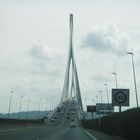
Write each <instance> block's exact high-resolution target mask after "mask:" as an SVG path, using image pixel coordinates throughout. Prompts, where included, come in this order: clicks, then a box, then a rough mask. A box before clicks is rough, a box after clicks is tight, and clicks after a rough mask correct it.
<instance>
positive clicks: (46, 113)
mask: <svg viewBox="0 0 140 140" xmlns="http://www.w3.org/2000/svg"><path fill="white" fill-rule="evenodd" d="M47 108H48V98H47V99H46V115H47Z"/></svg>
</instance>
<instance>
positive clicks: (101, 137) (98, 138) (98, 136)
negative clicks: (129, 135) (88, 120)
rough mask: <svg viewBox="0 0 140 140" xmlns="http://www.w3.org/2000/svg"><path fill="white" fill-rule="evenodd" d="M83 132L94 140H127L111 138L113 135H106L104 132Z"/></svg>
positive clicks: (116, 137)
mask: <svg viewBox="0 0 140 140" xmlns="http://www.w3.org/2000/svg"><path fill="white" fill-rule="evenodd" d="M83 130H84V132H85V133H86V134H87V135H89V136H90V137H91V138H92V139H93V140H126V139H124V138H121V137H119V136H111V135H108V134H105V133H103V132H98V131H93V130H91V129H83Z"/></svg>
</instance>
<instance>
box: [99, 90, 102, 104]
mask: <svg viewBox="0 0 140 140" xmlns="http://www.w3.org/2000/svg"><path fill="white" fill-rule="evenodd" d="M99 93H100V96H101V103H103V98H102V91H101V90H99Z"/></svg>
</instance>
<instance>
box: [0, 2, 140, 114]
mask: <svg viewBox="0 0 140 140" xmlns="http://www.w3.org/2000/svg"><path fill="white" fill-rule="evenodd" d="M70 13H73V15H74V42H73V43H74V53H75V58H76V64H77V70H78V76H79V83H80V88H81V96H82V101H83V106H84V108H85V107H86V104H95V103H96V102H97V96H98V102H100V95H99V90H102V96H103V101H104V102H107V96H106V89H105V85H104V84H105V83H106V82H107V83H108V89H109V100H110V102H111V89H112V88H115V81H114V75H113V74H112V72H116V73H117V82H118V87H119V88H129V89H130V107H135V106H136V98H135V90H134V82H133V71H132V63H131V56H130V55H128V54H126V52H128V51H131V47H132V48H133V51H134V53H135V55H134V62H135V69H136V80H137V88H138V98H139V101H140V94H139V91H140V87H139V85H140V80H139V77H140V73H139V71H140V62H139V59H140V56H139V53H140V49H139V46H140V40H139V38H140V19H139V17H140V1H139V0H117V1H114V0H69V1H68V0H59V1H57V0H12V1H11V0H0V79H1V80H0V104H1V105H0V112H2V113H7V112H8V105H9V99H10V94H11V90H12V91H13V96H12V104H11V112H18V111H19V102H20V98H21V96H24V97H23V100H22V111H26V110H27V104H28V99H30V107H29V110H37V109H38V106H39V101H40V100H41V107H40V109H41V110H45V109H46V105H47V109H50V108H51V107H53V106H56V105H57V104H58V103H59V101H60V98H61V94H62V89H63V82H64V74H65V69H66V63H67V59H68V49H69V14H70ZM125 109H128V107H123V110H125Z"/></svg>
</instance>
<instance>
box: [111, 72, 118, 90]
mask: <svg viewBox="0 0 140 140" xmlns="http://www.w3.org/2000/svg"><path fill="white" fill-rule="evenodd" d="M112 74H113V75H114V78H115V84H116V88H118V82H117V73H116V72H113V73H112Z"/></svg>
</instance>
